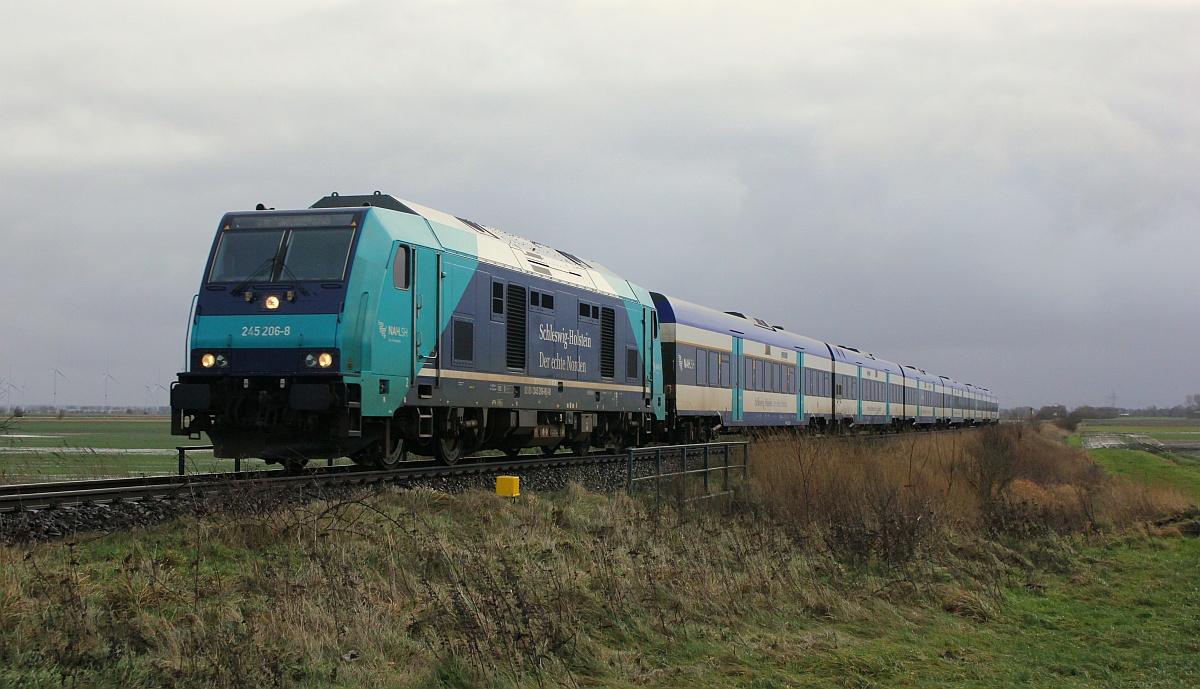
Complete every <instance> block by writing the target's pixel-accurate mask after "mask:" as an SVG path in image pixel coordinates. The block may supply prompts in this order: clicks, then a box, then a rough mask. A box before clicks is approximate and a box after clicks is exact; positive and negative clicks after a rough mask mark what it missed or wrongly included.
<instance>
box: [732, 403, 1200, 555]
mask: <svg viewBox="0 0 1200 689" xmlns="http://www.w3.org/2000/svg"><path fill="white" fill-rule="evenodd" d="M754 453H755V457H754V460H753V462H752V466H753V467H754V475H755V476H754V480H755V486H756V490H757V491H758V494H759V495H760V496H761V499H762V501H763V503H764V505H765V506H766V507H767V509H768V510H770V511H771V512H772V513H773V514H776V515H778V516H779V517H780V519H781V520H782V521H784V522H785V523H786V524H787V528H788V529H789V532H790V533H793V534H794V536H795V537H796V538H798V539H800V540H804V539H809V540H816V541H818V542H820V543H822V544H823V545H824V546H825V547H826V548H827V549H828V550H829V552H830V553H831V554H833V555H834V557H836V558H837V559H838V560H839V561H841V562H843V563H846V564H853V565H862V564H864V563H868V562H879V563H883V564H885V565H887V566H891V567H894V566H900V565H904V564H906V563H909V562H911V561H913V560H914V559H915V558H918V557H919V556H920V554H921V553H922V551H925V550H931V549H934V548H936V546H937V544H938V542H939V534H944V533H946V532H957V533H961V534H964V535H970V534H974V533H976V532H977V531H980V530H982V531H983V532H985V533H988V534H992V535H1003V536H1005V537H1016V538H1029V537H1040V536H1043V535H1047V534H1071V533H1081V532H1086V531H1091V530H1095V529H1097V528H1114V527H1118V528H1119V527H1123V526H1128V525H1132V524H1134V523H1136V522H1138V521H1144V520H1147V519H1153V518H1155V517H1158V516H1162V515H1165V514H1170V513H1173V512H1178V511H1179V510H1181V509H1183V508H1185V507H1186V506H1187V501H1186V500H1185V499H1183V498H1182V497H1181V496H1180V495H1179V494H1178V493H1175V492H1173V491H1170V490H1168V489H1147V488H1143V487H1139V486H1135V485H1133V484H1130V483H1128V482H1126V481H1124V480H1121V479H1117V478H1114V477H1111V476H1108V475H1106V474H1105V473H1104V472H1103V470H1102V469H1101V468H1100V466H1099V465H1097V464H1096V463H1095V462H1094V461H1092V460H1091V459H1090V458H1089V457H1088V456H1087V454H1086V453H1085V452H1083V451H1082V450H1079V449H1076V448H1069V447H1066V446H1065V445H1063V444H1062V443H1061V442H1058V441H1057V440H1056V439H1055V438H1053V437H1049V436H1048V435H1046V434H1045V433H1043V432H1041V430H1040V429H1039V428H1038V427H1035V426H1030V425H1026V424H1005V425H1002V426H993V427H987V428H983V429H980V430H978V431H976V432H972V433H970V434H947V435H917V434H914V435H911V436H906V437H902V438H895V439H891V440H887V441H880V440H872V439H851V440H848V441H831V440H828V439H796V438H780V437H775V438H770V437H768V438H765V439H763V440H762V441H760V442H759V443H757V444H756V445H755V449H754Z"/></svg>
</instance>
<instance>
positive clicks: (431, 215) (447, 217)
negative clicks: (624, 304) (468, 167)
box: [312, 191, 637, 300]
mask: <svg viewBox="0 0 1200 689" xmlns="http://www.w3.org/2000/svg"><path fill="white" fill-rule="evenodd" d="M361 206H372V207H376V208H386V209H388V210H392V211H398V212H401V213H408V214H410V215H416V216H419V217H422V218H424V219H425V220H426V221H428V222H429V224H430V227H431V228H432V229H433V232H434V234H435V235H437V237H438V239H439V240H441V241H442V242H443V244H451V245H459V244H460V243H459V242H448V241H446V239H448V238H447V237H446V234H445V233H446V232H448V231H449V232H451V233H453V232H463V233H467V234H468V235H469V236H470V237H472V238H473V239H474V240H475V246H476V254H477V258H479V259H480V260H482V261H485V262H488V263H495V264H497V265H502V266H505V267H508V268H512V269H514V270H519V271H521V272H523V273H527V274H529V275H534V276H538V277H542V278H548V279H551V280H557V281H559V282H566V283H569V284H574V285H578V286H579V287H583V288H584V289H589V290H592V291H595V292H602V293H605V294H611V295H616V296H621V297H625V298H627V299H635V300H636V299H637V294H636V292H635V291H634V289H633V285H632V284H631V283H629V281H627V280H625V279H624V278H622V277H620V276H618V275H616V274H614V273H613V272H612V271H610V270H608V269H607V268H605V267H604V266H602V265H600V264H599V263H597V262H595V261H591V260H588V259H584V258H580V257H578V256H576V255H574V254H570V253H567V252H565V251H561V250H559V249H555V248H553V247H549V246H546V245H545V244H541V243H539V242H535V241H533V240H530V239H525V238H524V237H520V236H518V235H515V234H512V233H510V232H505V231H504V230H499V229H496V228H494V227H489V226H487V225H483V224H481V223H477V222H474V221H471V220H467V219H466V218H460V217H458V216H455V215H451V214H449V213H445V212H442V211H439V210H435V209H433V208H427V207H425V206H422V205H420V204H416V203H413V202H411V201H405V200H403V199H398V198H396V197H395V196H392V195H390V194H383V193H380V192H378V191H377V192H375V193H374V194H359V195H344V196H343V195H339V194H337V193H336V192H335V193H333V194H331V195H329V196H326V197H324V198H322V199H321V200H319V201H317V202H316V203H314V204H313V205H312V208H352V207H361Z"/></svg>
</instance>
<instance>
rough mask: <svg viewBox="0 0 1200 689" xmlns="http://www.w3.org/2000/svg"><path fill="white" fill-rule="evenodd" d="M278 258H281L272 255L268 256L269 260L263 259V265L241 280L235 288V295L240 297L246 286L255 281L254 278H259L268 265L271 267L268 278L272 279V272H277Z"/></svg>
mask: <svg viewBox="0 0 1200 689" xmlns="http://www.w3.org/2000/svg"><path fill="white" fill-rule="evenodd" d="M277 260H279V259H277V258H275V257H274V256H272V257H270V258H268V259H267V260H265V261H263V262H262V264H261V265H259V266H258V267H257V268H255V269H254V270H253V271H251V273H250V274H249V275H247V276H246V279H245V280H242V281H241V282H239V283H238V286H237V287H234V288H233V293H232V294H233V296H235V297H239V296H241V295H242V294H244V293H245V291H246V287H247V286H249V285H250V283H251V282H254V280H255V279H256V278H258V276H259V274H261V273H262V272H263V268H266V267H268V266H269V267H270V268H271V272H269V273H267V279H268V280H269V279H271V274H272V273H274V272H275V261H277Z"/></svg>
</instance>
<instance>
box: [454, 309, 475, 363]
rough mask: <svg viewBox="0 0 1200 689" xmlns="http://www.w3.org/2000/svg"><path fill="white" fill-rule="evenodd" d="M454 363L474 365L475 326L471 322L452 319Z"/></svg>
mask: <svg viewBox="0 0 1200 689" xmlns="http://www.w3.org/2000/svg"><path fill="white" fill-rule="evenodd" d="M452 336H453V338H454V343H453V344H454V347H453V349H452V351H453V353H454V363H456V364H468V365H471V364H474V363H475V324H474V323H472V322H471V321H466V320H460V319H458V318H455V319H454V332H453V334H452Z"/></svg>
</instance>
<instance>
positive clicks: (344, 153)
mask: <svg viewBox="0 0 1200 689" xmlns="http://www.w3.org/2000/svg"><path fill="white" fill-rule="evenodd" d="M1198 36H1200V3H1197V2H1165V1H1164V2H1155V1H1152V0H1138V1H1136V2H1104V1H1101V0H1080V1H1078V2H1055V1H1053V0H1038V1H1037V2H1014V1H1012V0H1004V1H1002V2H961V1H957V0H956V1H947V2H926V1H919V2H906V3H892V2H853V1H852V2H838V3H829V2H807V1H802V2H797V1H794V0H793V1H787V2H745V1H743V2H736V3H735V2H698V1H695V0H689V1H687V2H682V1H680V2H647V1H646V0H639V1H638V2H579V1H576V2H561V1H544V2H543V1H537V0H524V1H513V0H505V1H502V2H438V3H410V2H397V1H395V0H391V1H385V2H353V1H334V0H307V1H305V0H287V1H286V2H284V1H278V2H276V1H266V0H255V1H254V2H250V3H247V2H243V1H242V0H238V1H237V2H225V1H218V0H206V1H205V2H203V3H164V2H148V1H138V0H131V1H127V2H90V3H79V2H60V1H53V0H50V1H47V0H39V2H26V3H16V2H9V3H5V4H4V5H3V6H2V8H0V56H2V61H0V64H3V66H4V67H3V69H0V202H2V204H3V206H2V213H0V378H8V377H9V370H10V369H11V377H12V379H13V381H14V383H15V384H16V385H17V386H24V387H25V390H24V393H21V392H13V391H11V390H10V391H9V399H8V400H4V399H0V406H3V405H4V404H6V403H8V402H9V401H10V400H15V401H17V402H19V401H21V398H22V394H23V397H24V402H25V403H26V404H35V403H50V402H51V400H52V396H53V394H52V382H53V380H54V374H53V373H52V372H51V369H52V368H54V367H55V366H57V368H58V369H59V370H61V372H62V373H63V374H64V375H65V376H66V379H63V378H59V379H58V393H57V402H58V404H59V405H67V404H99V403H101V402H102V400H103V396H104V385H103V378H102V375H103V373H104V371H105V369H106V367H108V369H109V372H110V373H111V375H112V376H113V377H114V378H115V379H116V380H118V381H120V382H119V383H117V382H110V383H109V389H108V395H109V402H110V404H120V405H127V404H145V403H146V402H147V401H148V400H149V399H151V397H150V395H149V394H148V391H147V386H149V387H150V388H151V389H153V388H154V386H155V385H162V386H164V387H166V386H169V384H170V382H171V381H172V380H174V376H175V373H176V372H177V371H178V370H179V369H180V367H181V366H182V365H183V360H184V351H185V342H184V332H185V327H186V324H187V316H188V308H189V304H190V302H191V298H192V295H193V294H195V293H196V291H197V289H198V286H199V281H200V277H201V272H202V268H203V262H204V260H205V258H206V252H207V251H208V248H209V246H210V244H211V241H212V237H213V234H214V232H215V230H216V224H217V221H218V220H219V219H220V216H221V214H222V213H223V212H225V211H228V210H239V209H250V208H253V207H254V205H255V204H256V203H259V202H262V203H265V204H267V205H268V206H273V207H276V208H302V207H307V206H308V205H310V204H311V203H313V202H314V201H316V200H317V199H318V198H320V197H321V196H324V195H326V194H328V193H329V192H331V191H334V190H336V191H339V192H341V193H344V194H349V193H369V192H372V191H375V190H381V191H383V192H385V193H391V194H394V195H395V196H398V197H400V198H405V199H409V200H411V201H414V202H416V203H420V204H422V205H425V206H429V207H432V208H437V209H439V210H444V211H447V212H450V213H454V214H456V215H459V216H462V217H466V218H470V219H472V220H475V221H478V222H482V223H484V224H488V225H492V226H494V227H498V228H501V229H504V230H507V231H509V232H513V233H515V234H519V235H523V236H525V237H528V238H530V239H534V240H536V241H539V242H542V243H545V244H548V245H551V246H554V247H557V248H561V249H564V250H566V251H570V252H573V253H576V254H579V255H582V256H586V257H588V258H591V259H593V260H596V261H598V262H600V263H602V264H604V265H606V266H607V267H608V268H610V269H612V270H613V271H615V272H617V273H618V274H620V275H622V276H624V277H627V278H628V279H630V280H632V281H634V282H636V283H640V284H642V285H643V286H645V287H647V288H649V289H652V290H656V291H662V292H665V293H668V294H671V295H673V296H677V297H680V298H683V299H687V300H690V301H694V302H698V303H701V304H705V305H708V306H712V307H715V308H718V309H721V310H738V311H745V312H747V313H753V314H755V315H758V316H760V317H762V318H765V319H766V320H768V321H770V322H772V323H778V324H780V325H783V326H784V327H786V328H788V329H789V330H793V331H797V332H800V333H803V334H805V335H809V336H812V337H816V338H819V339H823V340H827V341H829V342H833V343H838V344H845V345H850V346H854V347H858V348H860V349H864V350H867V351H871V352H874V353H875V354H876V355H878V356H880V357H882V358H887V359H891V360H895V361H900V362H902V363H908V364H912V365H915V366H918V367H921V368H924V369H926V370H928V371H929V372H931V373H937V374H943V375H948V376H951V377H953V378H955V379H957V380H960V381H963V382H970V383H975V384H978V385H981V386H984V387H988V388H990V389H991V390H993V391H994V392H996V393H998V394H999V396H1000V398H1001V403H1002V405H1003V406H1006V407H1008V406H1016V405H1025V404H1030V405H1035V406H1041V405H1043V404H1051V403H1064V404H1067V405H1069V406H1076V405H1081V404H1095V405H1100V404H1107V403H1108V402H1109V401H1110V397H1111V396H1112V395H1113V394H1115V395H1116V398H1117V404H1118V405H1121V406H1131V407H1132V406H1143V405H1149V404H1157V405H1159V406H1172V405H1175V404H1179V403H1182V402H1183V401H1184V397H1185V395H1188V394H1194V393H1198V392H1200V373H1197V364H1196V358H1197V353H1198V347H1197V337H1198V335H1200V327H1198V325H1200V324H1198V314H1200V277H1198V276H1200V40H1197V37H1198ZM67 379H69V381H68V380H67ZM157 394H158V401H159V402H161V403H164V404H165V403H166V395H165V394H164V393H163V392H162V391H161V390H160V391H157Z"/></svg>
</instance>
